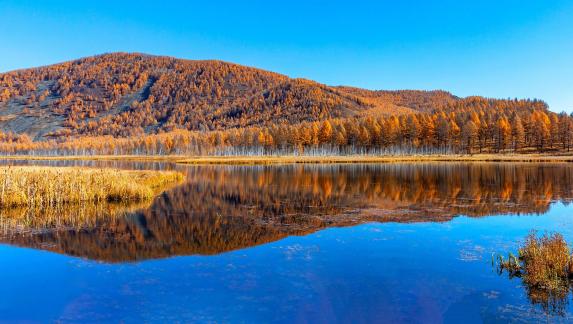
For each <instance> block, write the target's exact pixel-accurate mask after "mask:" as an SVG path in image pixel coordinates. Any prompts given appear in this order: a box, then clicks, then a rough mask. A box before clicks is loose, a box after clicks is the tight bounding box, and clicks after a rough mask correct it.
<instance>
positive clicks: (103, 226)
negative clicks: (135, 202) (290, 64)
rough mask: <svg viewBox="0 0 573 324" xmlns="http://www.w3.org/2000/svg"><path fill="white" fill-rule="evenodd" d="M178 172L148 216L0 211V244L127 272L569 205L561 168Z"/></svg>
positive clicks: (572, 190)
mask: <svg viewBox="0 0 573 324" xmlns="http://www.w3.org/2000/svg"><path fill="white" fill-rule="evenodd" d="M186 171H187V173H188V180H187V182H186V183H185V184H183V185H181V186H178V187H176V188H174V189H172V190H170V191H168V192H165V193H163V194H161V195H160V196H158V197H157V198H156V199H155V200H154V201H153V202H152V203H151V205H150V206H135V207H133V206H131V207H128V206H124V207H122V208H117V207H114V208H110V207H106V208H101V207H94V208H91V209H90V208H88V209H86V208H83V209H77V208H72V207H70V208H68V209H67V210H66V214H65V215H63V216H62V215H60V216H59V217H54V216H50V217H44V218H45V219H50V220H51V221H47V222H40V221H38V220H37V218H38V217H39V216H38V215H37V212H36V213H35V214H34V215H32V216H30V215H29V213H30V211H25V210H24V211H16V212H14V211H11V212H6V211H4V212H2V214H1V215H0V222H1V223H0V242H3V243H8V244H13V245H18V246H24V247H31V248H36V249H44V250H49V251H53V252H58V253H64V254H67V255H72V256H78V257H83V258H88V259H93V260H98V261H104V262H110V263H116V262H132V261H140V260H146V259H154V258H164V257H169V256H175V255H193V254H203V255H210V254H218V253H222V252H226V251H231V250H236V249H241V248H246V247H250V246H255V245H259V244H264V243H267V242H272V241H276V240H279V239H281V238H284V237H287V236H290V235H305V234H308V233H312V232H315V231H317V230H320V229H323V228H327V227H333V226H351V225H355V224H360V223H365V222H373V221H375V222H443V221H448V220H450V219H451V218H453V217H455V216H457V215H467V216H471V217H479V216H487V215H499V214H543V213H545V212H546V211H547V210H548V209H549V207H550V205H551V204H552V203H553V202H555V201H561V202H564V203H569V202H570V201H571V198H572V197H573V172H572V171H573V169H572V168H571V167H570V166H568V165H565V164H545V165H534V164H486V163H477V164H437V163H428V164H383V165H326V166H319V165H288V166H194V167H189V168H187V169H186ZM45 213H47V212H45ZM90 213H93V216H92V217H90ZM66 215H67V216H66ZM74 215H81V220H83V221H78V219H76V218H75V217H74ZM90 219H91V220H92V221H90Z"/></svg>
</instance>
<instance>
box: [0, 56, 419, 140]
mask: <svg viewBox="0 0 573 324" xmlns="http://www.w3.org/2000/svg"><path fill="white" fill-rule="evenodd" d="M365 111H371V112H372V111H377V112H381V113H383V114H391V113H405V112H409V111H410V109H408V108H407V107H398V106H394V105H392V104H391V103H388V102H381V101H376V100H370V99H369V98H363V96H362V95H361V94H358V93H354V92H353V91H346V89H345V88H334V87H329V86H326V85H323V84H319V83H316V82H313V81H309V80H302V79H291V78H288V77H286V76H284V75H280V74H277V73H272V72H267V71H263V70H260V69H255V68H250V67H245V66H240V65H236V64H231V63H225V62H220V61H191V60H181V59H175V58H170V57H159V56H151V55H144V54H127V53H114V54H105V55H99V56H95V57H88V58H83V59H79V60H76V61H71V62H65V63H61V64H55V65H51V66H46V67H40V68H33V69H25V70H18V71H13V72H8V73H3V74H0V130H1V131H3V132H5V133H6V132H14V133H19V134H21V133H27V134H28V135H30V136H32V137H33V138H34V139H42V138H45V137H53V136H55V137H58V136H67V135H114V136H133V135H137V134H141V133H156V132H164V131H169V130H173V129H175V128H183V129H187V130H221V129H229V128H237V127H248V126H252V125H258V126H269V125H270V124H273V125H277V124H283V123H284V124H292V123H298V122H304V121H315V120H323V119H327V118H337V117H350V116H355V115H358V114H361V113H363V112H365Z"/></svg>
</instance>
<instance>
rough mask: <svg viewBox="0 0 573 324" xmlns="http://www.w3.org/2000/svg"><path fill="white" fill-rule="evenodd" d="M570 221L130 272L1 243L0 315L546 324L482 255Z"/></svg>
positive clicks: (340, 239) (451, 226)
mask: <svg viewBox="0 0 573 324" xmlns="http://www.w3.org/2000/svg"><path fill="white" fill-rule="evenodd" d="M572 212H573V206H564V205H562V204H560V203H557V204H555V205H553V206H552V207H551V209H550V211H549V212H548V213H547V214H545V215H542V216H490V217H482V218H468V217H457V218H454V219H453V220H452V221H449V222H445V223H415V224H398V223H385V224H378V223H371V224H365V225H359V226H355V227H347V228H330V229H326V230H323V231H319V232H317V233H314V234H310V235H307V236H301V237H300V236H292V237H288V238H286V239H282V240H279V241H276V242H273V243H269V244H265V245H259V246H255V247H252V248H247V249H242V250H237V251H233V252H228V253H223V254H219V255H214V256H190V257H175V258H169V259H162V260H154V261H145V262H140V263H135V264H115V265H108V264H103V263H97V262H92V261H84V260H81V259H76V258H70V257H66V256H63V255H58V254H52V253H49V252H42V251H37V250H32V249H23V248H14V247H10V246H5V245H2V246H0V255H1V256H2V257H1V267H0V278H1V279H0V280H1V281H2V282H1V284H0V317H1V320H6V321H13V320H38V321H39V320H43V321H45V320H46V319H51V320H57V319H61V320H64V321H66V320H70V321H73V320H77V321H82V322H84V321H88V322H99V321H111V320H113V321H117V320H122V319H123V320H126V321H127V322H137V321H140V320H143V319H149V320H151V321H154V320H155V321H166V320H177V319H180V320H185V321H193V320H196V321H205V320H213V321H218V322H220V321H230V322H236V321H238V320H245V321H247V322H268V321H274V322H290V321H305V322H313V323H314V322H334V321H341V322H371V321H379V322H380V321H382V322H397V321H398V322H399V321H409V322H441V321H446V322H464V323H473V322H481V321H484V320H485V321H489V322H491V321H502V322H504V321H509V320H523V321H531V322H535V321H538V320H540V319H541V320H545V315H544V314H543V313H541V311H540V310H539V309H538V308H536V307H532V306H531V305H530V303H529V301H528V300H527V297H526V295H525V291H524V289H523V288H522V287H521V286H520V281H519V280H518V279H514V280H508V279H507V277H506V276H498V275H497V274H496V273H495V271H494V270H493V269H492V267H491V255H492V253H493V252H504V253H505V252H506V251H508V250H515V249H516V247H517V243H518V241H519V240H521V239H522V238H523V237H524V236H525V235H526V234H527V233H528V232H529V231H530V230H531V229H532V228H537V229H539V230H540V231H544V230H547V231H555V230H558V231H560V232H561V233H563V234H564V236H565V238H566V239H568V240H573V219H572V218H571V215H573V213H572ZM568 307H569V309H568V310H569V311H571V309H570V306H568ZM559 320H562V321H566V320H567V319H563V318H561V319H559ZM569 320H571V319H569Z"/></svg>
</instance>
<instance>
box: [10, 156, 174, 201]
mask: <svg viewBox="0 0 573 324" xmlns="http://www.w3.org/2000/svg"><path fill="white" fill-rule="evenodd" d="M182 179H183V175H182V174H181V173H178V172H163V171H132V170H117V169H89V168H67V167H59V168H54V167H1V168H0V208H1V209H6V208H14V207H27V208H29V209H31V210H35V209H41V208H54V207H60V206H64V205H68V204H82V203H88V202H92V203H102V202H139V201H147V200H150V199H151V198H153V196H154V195H156V194H157V193H159V192H160V191H162V190H164V189H165V188H166V187H167V186H168V185H170V184H172V183H177V182H180V181H181V180H182Z"/></svg>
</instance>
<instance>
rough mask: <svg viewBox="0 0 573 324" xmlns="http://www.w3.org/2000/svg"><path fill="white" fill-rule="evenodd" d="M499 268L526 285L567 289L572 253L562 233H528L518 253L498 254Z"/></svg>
mask: <svg viewBox="0 0 573 324" xmlns="http://www.w3.org/2000/svg"><path fill="white" fill-rule="evenodd" d="M498 267H499V270H500V272H503V271H504V270H505V271H507V272H508V273H509V275H510V276H511V277H514V276H515V277H521V278H523V281H524V283H525V284H526V285H527V286H528V287H533V288H541V289H548V290H565V291H568V290H569V288H570V285H571V283H572V282H571V278H572V277H573V256H572V255H571V250H570V249H569V246H568V245H567V242H566V241H565V239H564V238H563V236H562V235H561V234H558V233H553V234H544V235H542V236H540V237H538V236H537V235H536V233H535V232H532V233H531V234H529V235H528V236H527V237H526V239H525V242H524V243H523V245H522V246H521V247H520V249H519V252H518V255H517V256H515V255H513V254H511V253H510V254H509V257H508V258H507V259H504V258H503V257H502V256H499V257H498Z"/></svg>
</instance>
